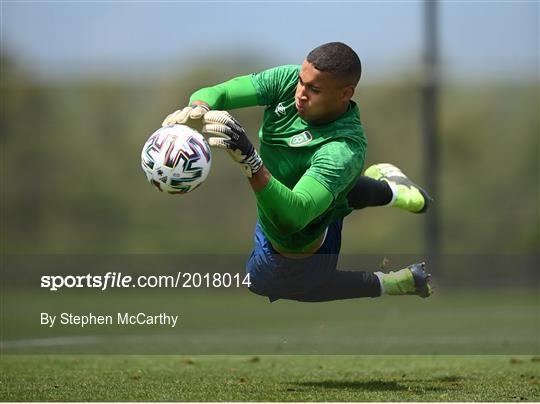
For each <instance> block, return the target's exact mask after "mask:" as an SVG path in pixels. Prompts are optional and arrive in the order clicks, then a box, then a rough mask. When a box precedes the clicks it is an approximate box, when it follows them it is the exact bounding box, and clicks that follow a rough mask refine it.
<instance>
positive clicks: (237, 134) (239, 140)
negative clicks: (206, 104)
mask: <svg viewBox="0 0 540 404" xmlns="http://www.w3.org/2000/svg"><path fill="white" fill-rule="evenodd" d="M202 131H203V133H204V134H205V135H209V136H218V137H210V138H209V139H208V144H209V145H210V146H213V147H217V148H220V149H225V150H227V152H228V153H229V155H230V156H231V158H232V159H233V160H234V161H236V162H237V163H239V164H240V166H241V167H242V171H243V172H244V174H245V175H246V177H248V178H251V177H253V174H255V173H256V172H257V171H259V170H260V169H261V167H262V166H263V162H262V160H261V158H260V157H259V154H258V153H257V150H255V148H254V147H253V144H252V143H251V142H250V140H249V139H248V137H247V135H246V131H245V130H244V128H243V127H242V125H240V123H239V122H238V121H237V120H236V119H234V117H233V116H232V115H231V114H229V113H228V112H227V111H209V112H207V113H206V114H205V115H204V126H203V129H202Z"/></svg>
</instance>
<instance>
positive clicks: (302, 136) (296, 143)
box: [289, 130, 313, 147]
mask: <svg viewBox="0 0 540 404" xmlns="http://www.w3.org/2000/svg"><path fill="white" fill-rule="evenodd" d="M312 140H313V136H312V134H311V133H310V132H309V131H307V130H306V131H305V132H302V133H299V134H298V135H294V136H292V137H291V138H290V139H289V146H291V147H301V146H304V145H306V144H308V143H309V142H311V141H312Z"/></svg>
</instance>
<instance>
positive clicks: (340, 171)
mask: <svg viewBox="0 0 540 404" xmlns="http://www.w3.org/2000/svg"><path fill="white" fill-rule="evenodd" d="M299 71H300V66H299V65H287V66H280V67H276V68H273V69H269V70H265V71H262V72H260V73H254V74H252V75H251V76H243V77H238V78H236V79H233V80H230V81H228V82H226V83H223V84H220V85H217V86H214V87H210V88H206V89H201V90H199V91H197V92H195V93H194V94H193V95H192V96H191V101H195V100H203V101H206V102H207V103H208V104H209V105H210V107H211V108H212V109H234V108H240V107H247V106H253V105H265V106H266V109H265V111H264V118H263V122H262V125H261V128H260V130H259V143H260V146H259V147H260V155H261V157H262V160H263V162H264V165H265V166H266V168H267V169H268V170H269V171H270V173H271V174H272V176H273V177H274V178H275V179H276V180H278V181H279V182H280V183H282V184H283V185H285V186H286V187H287V188H289V189H293V188H294V186H295V185H296V184H297V183H298V181H299V180H300V178H302V177H303V176H309V177H311V178H313V179H315V180H316V181H317V182H318V183H320V184H321V185H322V186H323V187H324V188H326V189H327V190H328V192H329V193H330V194H331V195H332V203H331V204H330V206H329V207H328V208H327V209H326V210H325V211H324V212H323V213H322V214H320V215H319V216H317V217H316V218H315V219H314V220H312V221H310V222H309V223H307V224H306V225H305V226H303V227H302V228H301V229H300V230H298V231H294V232H293V233H290V232H286V233H284V232H283V231H282V229H280V228H278V227H277V226H276V225H275V224H274V222H273V221H272V220H271V218H270V217H269V216H268V215H267V214H266V213H265V212H266V211H267V209H264V207H263V206H261V204H260V198H258V209H257V215H258V219H259V222H260V224H261V226H262V228H263V231H264V233H265V235H266V236H267V238H268V239H269V240H270V241H271V243H272V244H273V245H274V246H275V247H276V248H278V249H279V250H280V251H290V252H304V251H306V250H307V249H309V248H310V247H311V246H312V245H313V243H314V242H316V241H317V240H318V239H319V238H320V236H321V235H322V233H323V232H324V231H325V229H326V228H327V227H328V225H329V224H330V223H332V222H333V221H335V220H337V219H340V218H343V217H345V216H346V215H348V214H349V213H350V212H351V211H352V209H351V208H350V207H349V205H348V203H347V198H346V196H347V193H348V192H349V190H350V189H351V188H352V186H353V185H354V184H355V182H356V180H357V179H358V177H359V176H360V173H361V171H362V168H363V165H364V159H365V152H366V147H367V141H366V137H365V135H364V130H363V127H362V123H361V121H360V112H359V109H358V106H357V105H356V103H354V102H353V101H351V102H350V105H349V109H348V111H347V112H346V113H345V114H344V115H342V116H341V117H339V118H338V119H336V120H335V121H333V122H329V123H326V124H322V125H315V124H311V123H308V122H306V121H305V120H303V119H302V118H301V117H300V116H299V115H298V113H297V110H296V107H295V99H294V96H295V90H296V85H297V82H298V75H299ZM278 208H279V207H278Z"/></svg>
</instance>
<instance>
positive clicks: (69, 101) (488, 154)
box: [0, 55, 539, 253]
mask: <svg viewBox="0 0 540 404" xmlns="http://www.w3.org/2000/svg"><path fill="white" fill-rule="evenodd" d="M267 67H271V66H266V65H263V64H262V63H261V62H257V60H256V59H244V60H242V61H239V62H238V64H234V63H233V64H229V65H227V66H223V65H220V64H219V63H217V61H214V60H208V61H201V63H200V64H199V65H198V66H193V68H192V69H190V70H187V71H181V72H179V73H178V77H177V78H175V79H174V80H163V79H160V78H159V77H156V78H155V79H153V80H147V78H146V79H145V80H146V81H142V80H141V81H135V80H134V81H132V82H128V81H125V80H124V81H115V80H107V79H85V80H84V81H78V82H73V81H66V82H63V83H43V82H41V81H37V80H36V79H35V78H34V77H33V76H32V75H31V74H29V73H28V72H26V71H25V69H24V67H23V66H20V65H18V64H17V63H15V61H14V60H12V59H10V58H8V57H7V56H6V55H2V56H1V75H2V76H1V85H2V106H1V120H0V134H1V136H0V139H1V140H0V141H1V148H2V191H1V193H2V234H1V236H2V251H3V252H4V253H163V252H165V253H187V252H198V253H205V252H208V253H244V252H248V251H249V249H250V247H251V245H252V233H253V227H254V225H255V217H256V216H255V203H254V197H253V195H252V193H251V191H250V188H249V186H248V184H247V183H246V180H245V179H244V178H243V176H242V174H241V173H240V171H239V169H238V168H237V167H236V165H235V164H232V163H231V162H229V160H228V157H227V156H226V155H225V153H222V152H221V151H219V150H218V151H215V152H214V153H213V166H212V171H211V173H210V176H209V178H208V180H207V181H206V183H205V184H204V185H203V186H202V187H200V188H199V189H197V191H195V192H193V193H192V194H188V195H183V196H169V195H166V194H160V193H159V192H157V191H156V190H155V188H153V187H152V186H150V185H149V184H148V183H147V182H146V178H145V176H144V174H143V172H142V170H141V168H140V152H141V148H142V145H143V144H144V143H145V141H146V139H147V138H148V136H149V135H150V134H151V133H152V132H153V131H154V130H156V129H157V128H158V127H159V126H160V124H161V121H162V119H163V118H164V117H165V116H166V115H167V114H168V113H170V112H172V111H173V110H175V109H177V108H179V107H182V106H184V105H185V104H186V103H187V100H188V98H189V95H190V94H191V93H192V92H193V91H194V90H196V89H198V88H200V87H203V86H208V85H211V84H213V83H218V82H221V81H224V80H226V79H228V78H230V77H233V76H236V75H241V74H247V73H249V72H252V71H258V70H261V69H264V68H267ZM419 84H420V81H419V79H418V78H417V77H414V76H408V77H405V78H403V81H401V82H395V81H393V82H388V83H384V84H377V85H371V86H366V85H365V84H362V82H361V83H360V86H359V88H358V90H357V94H356V95H355V99H356V100H357V101H358V102H359V104H360V108H361V112H362V120H363V122H364V125H365V129H366V132H367V135H368V140H369V148H368V155H367V162H366V166H367V165H369V164H372V163H376V162H383V161H388V162H393V163H395V164H396V165H398V166H400V167H402V168H403V170H404V171H405V172H406V173H408V174H409V175H410V176H411V177H412V178H413V179H415V180H417V182H419V183H422V179H423V178H424V174H423V173H422V145H421V137H420V111H419V107H420V90H419V88H420V86H419ZM441 97H442V99H441V118H442V119H441V122H440V127H441V152H442V168H441V172H442V177H441V178H440V181H441V183H440V190H441V191H440V195H434V197H435V199H436V203H437V205H438V207H439V209H440V212H441V219H442V232H443V234H442V235H441V239H442V243H443V245H442V251H443V252H446V253H493V252H531V251H536V250H537V248H538V241H539V227H538V226H539V222H538V215H539V170H538V168H539V165H538V164H539V161H538V152H539V148H538V134H539V119H538V118H539V116H538V113H539V112H538V111H539V110H538V107H539V99H538V97H539V96H538V82H530V83H528V84H523V83H520V84H517V83H512V82H498V83H492V84H491V85H467V86H465V85H445V86H444V87H443V89H442V94H441ZM235 115H236V116H237V117H238V118H239V119H240V121H241V122H243V123H244V124H245V127H246V129H247V131H248V133H249V134H250V136H251V138H252V139H253V140H254V141H256V134H257V130H258V125H259V122H260V117H261V116H262V108H249V109H246V110H242V111H237V112H235ZM423 220H425V217H423V216H417V215H411V214H406V213H404V212H402V211H398V210H394V209H384V208H374V209H366V210H363V211H359V212H354V213H353V214H351V215H350V216H349V217H348V219H347V221H346V225H345V228H344V240H343V243H344V244H343V251H344V252H346V253H370V252H372V253H418V252H422V251H423V245H422V231H423V223H422V222H423Z"/></svg>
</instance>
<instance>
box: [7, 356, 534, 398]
mask: <svg viewBox="0 0 540 404" xmlns="http://www.w3.org/2000/svg"><path fill="white" fill-rule="evenodd" d="M0 369H1V371H2V372H1V373H2V382H1V383H2V384H1V391H2V394H1V398H2V400H4V401H538V400H540V359H539V358H537V357H531V356H516V357H510V356H354V355H347V356H345V355H343V356H322V355H321V356H300V355H298V356H190V357H188V356H119V355H113V356H106V355H87V356H85V355H82V356H73V355H56V356H39V355H38V356H19V355H7V356H3V357H2V362H1V367H0Z"/></svg>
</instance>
